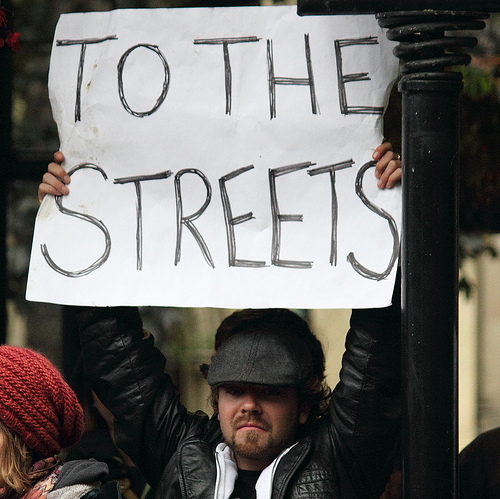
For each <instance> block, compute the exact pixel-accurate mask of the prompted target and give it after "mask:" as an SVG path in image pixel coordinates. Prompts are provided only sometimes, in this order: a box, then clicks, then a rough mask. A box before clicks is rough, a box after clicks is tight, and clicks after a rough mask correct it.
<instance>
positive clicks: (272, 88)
mask: <svg viewBox="0 0 500 499" xmlns="http://www.w3.org/2000/svg"><path fill="white" fill-rule="evenodd" d="M304 44H305V52H306V65H307V74H308V77H307V78H283V77H278V76H275V75H274V56H273V42H272V40H267V70H268V73H269V110H270V114H271V119H273V118H276V85H307V86H309V93H310V95H311V111H312V113H313V114H319V107H318V101H317V100H316V90H315V86H314V76H313V70H312V62H311V48H310V46H309V35H308V34H304Z"/></svg>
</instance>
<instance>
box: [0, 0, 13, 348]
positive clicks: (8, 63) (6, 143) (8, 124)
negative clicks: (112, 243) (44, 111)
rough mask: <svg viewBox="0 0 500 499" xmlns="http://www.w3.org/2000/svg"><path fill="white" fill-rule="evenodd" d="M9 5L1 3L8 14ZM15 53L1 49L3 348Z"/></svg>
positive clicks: (0, 317)
mask: <svg viewBox="0 0 500 499" xmlns="http://www.w3.org/2000/svg"><path fill="white" fill-rule="evenodd" d="M10 4H11V2H10V1H5V2H2V5H3V7H4V8H5V9H6V10H8V9H10V7H11V5H10ZM11 108H12V53H11V52H10V50H9V49H8V48H7V47H5V46H4V47H2V48H0V241H1V248H0V273H1V275H2V276H3V277H2V281H1V285H0V344H3V343H5V341H6V338H7V178H8V172H9V168H10V165H11V158H12V120H11Z"/></svg>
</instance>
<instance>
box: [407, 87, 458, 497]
mask: <svg viewBox="0 0 500 499" xmlns="http://www.w3.org/2000/svg"><path fill="white" fill-rule="evenodd" d="M460 90H461V82H460V81H453V80H422V81H420V80H411V81H403V83H402V84H401V91H402V92H403V157H404V170H403V175H404V179H405V180H404V182H403V196H404V199H405V203H404V207H403V232H404V236H403V241H404V242H403V245H402V255H401V260H402V261H401V270H402V279H403V282H404V287H403V290H402V311H403V327H402V329H403V336H402V356H403V359H402V366H403V373H402V376H403V384H404V390H403V413H402V428H403V431H402V449H403V490H404V497H406V498H415V499H416V498H422V497H429V498H430V497H435V498H440V499H441V498H443V499H444V498H447V497H450V498H452V497H457V456H458V442H457V440H458V435H457V434H458V428H457V424H458V405H457V398H458V388H457V382H458V372H457V341H458V334H457V327H458V310H457V308H458V306H457V302H458V290H457V288H458V270H457V269H458V267H457V207H456V204H457V203H456V200H457V178H456V172H457V166H456V157H457V154H456V151H457V148H458V127H457V110H458V96H459V93H460Z"/></svg>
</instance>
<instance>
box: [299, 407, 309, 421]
mask: <svg viewBox="0 0 500 499" xmlns="http://www.w3.org/2000/svg"><path fill="white" fill-rule="evenodd" d="M310 412H311V403H310V402H302V403H301V404H300V407H299V423H300V424H305V423H306V421H307V418H308V417H309V413H310Z"/></svg>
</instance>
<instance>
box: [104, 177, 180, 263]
mask: <svg viewBox="0 0 500 499" xmlns="http://www.w3.org/2000/svg"><path fill="white" fill-rule="evenodd" d="M170 175H172V172H171V171H170V170H167V171H165V172H160V173H154V174H152V175H138V176H136V177H122V178H115V179H114V180H113V183H114V184H129V183H131V182H133V183H134V185H135V193H136V197H137V199H136V203H137V204H136V213H137V226H136V231H135V240H136V251H137V257H136V258H137V270H142V192H141V182H144V181H145V180H160V179H164V178H168V177H170Z"/></svg>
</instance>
